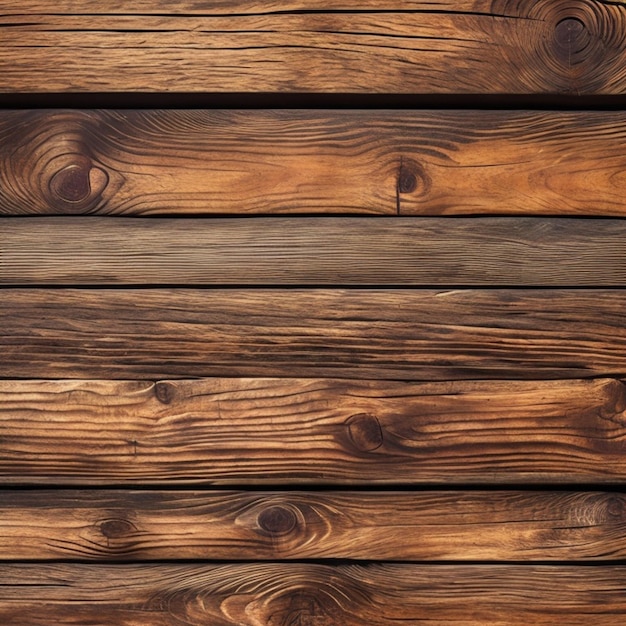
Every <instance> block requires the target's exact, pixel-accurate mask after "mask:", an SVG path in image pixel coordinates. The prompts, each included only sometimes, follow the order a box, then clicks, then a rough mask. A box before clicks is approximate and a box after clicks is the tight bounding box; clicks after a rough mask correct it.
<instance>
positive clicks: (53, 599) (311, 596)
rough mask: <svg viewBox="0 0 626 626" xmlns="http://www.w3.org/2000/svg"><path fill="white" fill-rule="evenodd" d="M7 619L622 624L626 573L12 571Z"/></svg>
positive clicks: (125, 624)
mask: <svg viewBox="0 0 626 626" xmlns="http://www.w3.org/2000/svg"><path fill="white" fill-rule="evenodd" d="M0 581H1V582H0V619H2V620H3V623H5V624H11V625H13V624H15V625H17V624H19V625H20V626H49V625H50V624H51V623H53V624H62V625H68V626H69V625H70V624H71V625H72V626H75V625H76V624H80V625H81V626H87V625H89V626H91V625H94V626H96V625H97V626H146V624H149V625H150V626H180V625H181V624H185V625H188V626H192V625H193V626H200V625H204V624H211V626H260V625H261V624H263V625H266V624H267V625H271V626H337V625H338V624H342V625H345V626H363V625H364V624H369V625H372V626H396V625H397V624H409V625H412V626H418V625H422V624H424V623H427V624H429V626H430V625H432V626H528V625H529V624H534V625H537V626H563V625H564V624H567V625H568V626H588V625H589V624H590V623H593V624H594V625H597V626H621V625H622V624H623V622H624V617H625V616H626V595H625V594H624V589H625V587H626V568H624V567H620V566H604V567H602V566H600V567H572V566H526V567H524V566H498V565H489V566H480V565H479V566H470V565H467V566H424V565H403V564H398V565H387V564H375V565H369V566H359V565H342V566H336V567H332V566H324V565H314V564H296V563H294V564H270V563H268V564H261V563H257V564H241V565H234V564H231V565H109V566H104V565H102V566H97V567H96V566H93V565H76V564H59V565H45V564H37V565H31V564H26V565H2V566H0Z"/></svg>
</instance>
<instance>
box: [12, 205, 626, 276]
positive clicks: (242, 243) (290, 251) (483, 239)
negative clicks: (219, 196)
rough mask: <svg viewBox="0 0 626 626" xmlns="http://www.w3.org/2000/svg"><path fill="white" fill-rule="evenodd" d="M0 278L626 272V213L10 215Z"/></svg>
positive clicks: (535, 274)
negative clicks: (584, 216) (621, 216)
mask: <svg viewBox="0 0 626 626" xmlns="http://www.w3.org/2000/svg"><path fill="white" fill-rule="evenodd" d="M3 235H4V237H3V242H2V244H1V245H0V255H1V258H2V266H1V267H0V284H5V285H6V284H8V285H33V284H39V285H59V284H61V285H63V284H65V285H74V286H84V285H110V286H122V285H153V286H155V285H167V284H176V285H192V286H193V285H276V286H282V285H295V286H298V285H328V286H335V285H338V284H339V285H341V284H345V285H356V286H359V285H361V286H362V285H372V284H373V285H385V286H389V285H402V286H405V285H406V286H413V287H421V286H429V285H440V286H444V287H445V286H463V285H473V286H482V285H487V286H490V287H493V286H509V285H513V286H527V287H528V286H531V287H532V286H560V287H568V286H577V287H579V286H589V287H599V286H604V287H616V286H617V287H619V286H622V285H624V284H626V221H623V220H606V219H597V220H593V219H592V220H578V219H567V218H555V219H547V218H546V219H537V218H519V217H518V218H482V219H477V218H457V219H454V220H449V219H446V218H419V219H415V218H402V217H396V218H392V219H385V220H376V219H371V218H354V217H352V218H337V217H335V218H314V217H309V218H302V217H299V218H293V217H291V218H289V217H287V218H271V217H266V218H257V219H253V220H241V219H237V218H230V219H212V220H201V221H197V220H185V219H178V220H171V219H166V220H163V219H157V220H155V219H135V220H126V219H124V218H91V219H89V220H86V219H84V218H82V217H53V218H49V217H48V218H45V217H42V218H32V217H25V218H15V219H11V220H6V221H5V223H4V224H3Z"/></svg>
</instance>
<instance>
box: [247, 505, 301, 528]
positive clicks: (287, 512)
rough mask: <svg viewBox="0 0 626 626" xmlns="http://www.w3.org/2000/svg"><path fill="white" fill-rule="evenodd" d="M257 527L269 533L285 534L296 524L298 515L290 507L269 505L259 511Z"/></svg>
mask: <svg viewBox="0 0 626 626" xmlns="http://www.w3.org/2000/svg"><path fill="white" fill-rule="evenodd" d="M257 523H258V525H259V528H260V529H261V530H263V531H265V532H266V533H269V534H270V535H286V534H288V533H290V532H292V531H293V530H294V529H295V528H296V526H297V525H298V517H297V515H296V514H295V513H294V511H292V510H291V509H290V508H287V507H285V506H280V505H276V506H271V507H269V508H267V509H264V510H263V511H261V512H260V513H259V516H258V518H257Z"/></svg>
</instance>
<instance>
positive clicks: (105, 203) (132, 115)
mask: <svg viewBox="0 0 626 626" xmlns="http://www.w3.org/2000/svg"><path fill="white" fill-rule="evenodd" d="M249 4H250V3H246V4H245V7H248V6H249ZM132 6H133V7H134V6H135V5H134V4H133V5H132ZM245 7H242V9H244V8H245ZM97 9H98V8H97V7H93V10H97ZM131 9H132V7H129V10H131ZM0 54H1V53H0ZM0 80H1V78H0ZM625 141H626V114H624V113H623V112H616V111H612V112H591V111H586V112H577V111H570V112H567V111H543V112H529V111H488V112H481V111H444V110H440V111H416V112H407V111H358V110H347V111H302V110H288V109H283V110H277V111H255V110H248V111H232V110H225V111H219V110H218V111H214V110H187V111H168V110H164V111H154V110H148V111H134V110H124V111H75V110H55V111H39V110H31V111H1V112H0V179H1V180H2V185H0V214H6V215H20V214H34V215H36V214H91V213H100V214H118V215H159V214H160V215H164V214H165V215H175V214H178V215H183V214H195V215H201V214H215V213H218V214H219V213H222V214H226V213H231V214H259V213H379V214H396V213H397V212H398V211H400V212H401V213H404V214H422V215H438V214H478V213H492V214H537V215H538V214H547V215H556V214H566V215H621V216H623V215H625V214H626V208H625V207H626V202H625V201H624V197H625V196H626V176H625V175H624V171H625V170H626V156H625V155H624V151H623V145H624V142H625Z"/></svg>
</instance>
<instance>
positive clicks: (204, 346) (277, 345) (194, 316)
mask: <svg viewBox="0 0 626 626" xmlns="http://www.w3.org/2000/svg"><path fill="white" fill-rule="evenodd" d="M2 295H3V306H2V309H1V310H0V329H2V330H1V335H0V353H1V354H2V362H1V363H0V376H2V377H4V378H64V377H68V378H131V379H146V378H147V379H161V378H189V377H200V376H289V377H320V376H321V377H326V376H335V377H341V378H359V379H363V378H371V379H396V380H398V379H399V380H453V379H481V378H499V379H511V378H514V379H515V378H520V379H546V378H579V377H583V378H588V377H597V376H618V377H623V376H626V324H625V323H624V322H625V320H626V292H625V291H623V290H601V289H592V290H584V289H572V290H558V291H553V290H530V289H528V290H522V289H519V290H460V291H435V290H392V289H385V290H373V289H367V290H364V289H347V290H344V289H328V290H319V289H316V290H298V289H293V290H276V289H266V290H258V289H257V290H255V289H249V290H244V289H211V290H200V289H143V290H141V291H137V290H132V289H128V290H123V289H111V290H97V289H95V290H94V289H76V290H72V289H54V290H50V289H48V290H46V289H4V290H3V294H2Z"/></svg>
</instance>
